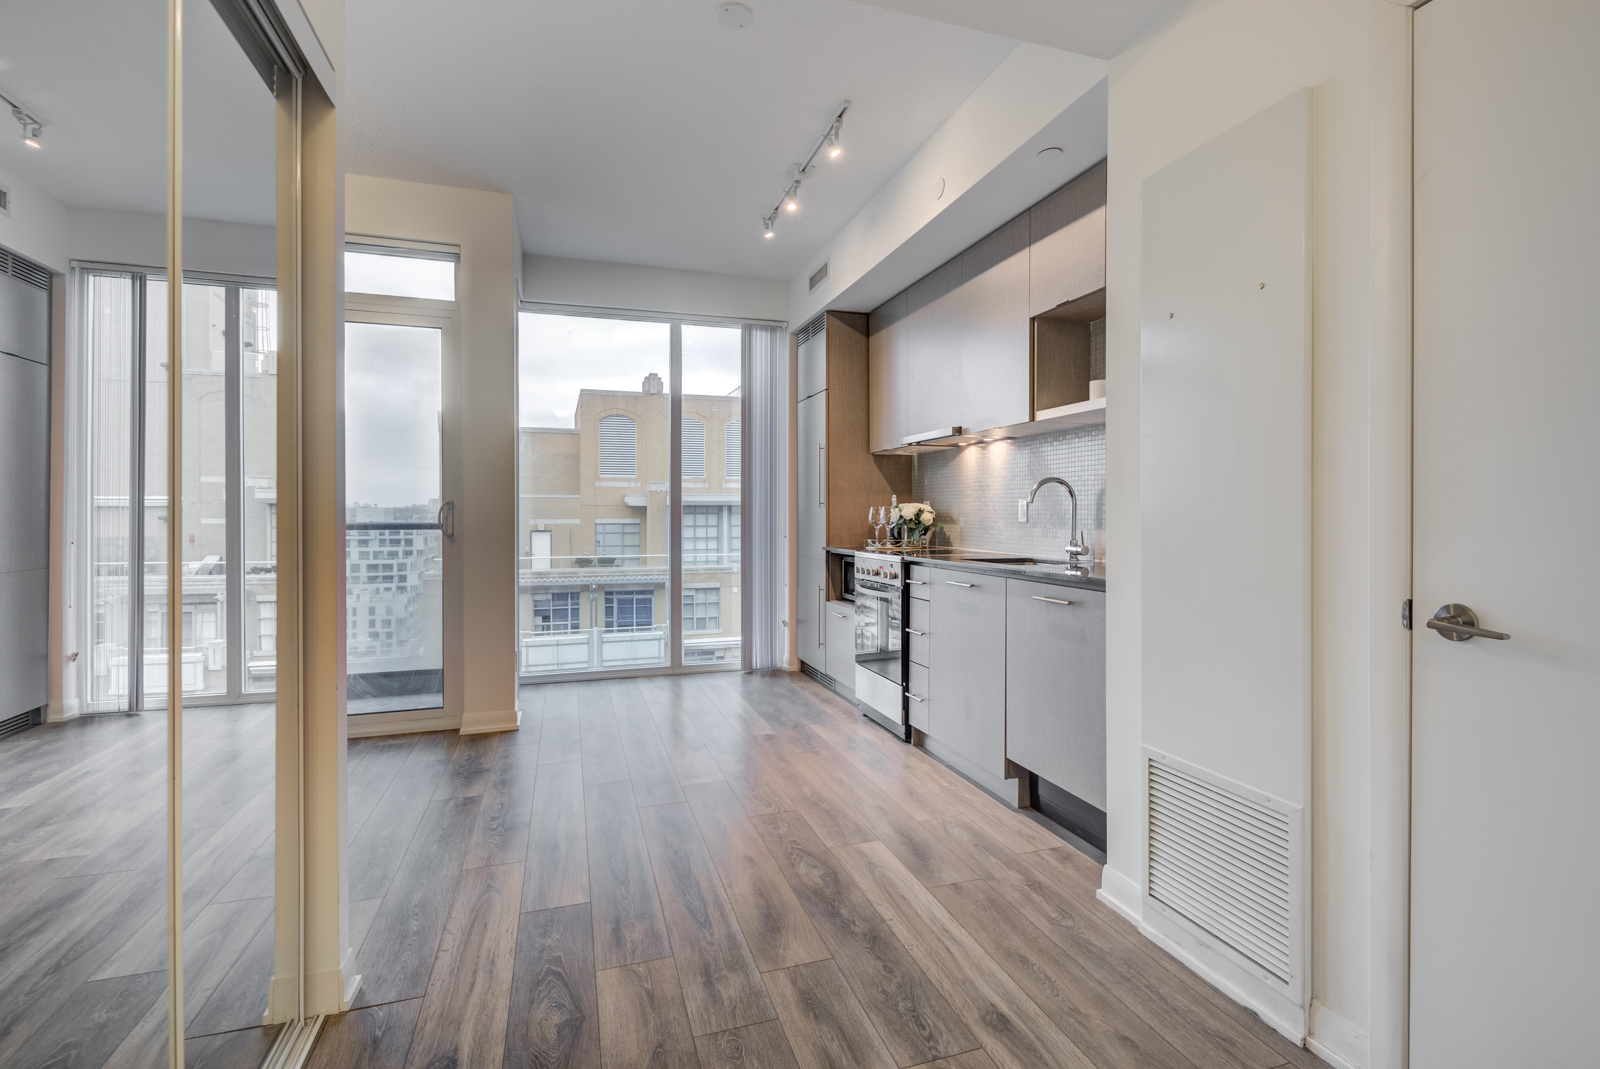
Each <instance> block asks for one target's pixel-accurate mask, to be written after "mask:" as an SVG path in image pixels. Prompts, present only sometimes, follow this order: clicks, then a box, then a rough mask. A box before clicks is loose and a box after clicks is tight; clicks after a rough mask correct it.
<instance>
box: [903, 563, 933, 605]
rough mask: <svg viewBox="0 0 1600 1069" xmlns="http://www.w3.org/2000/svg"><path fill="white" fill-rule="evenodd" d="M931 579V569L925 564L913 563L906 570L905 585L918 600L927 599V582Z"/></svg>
mask: <svg viewBox="0 0 1600 1069" xmlns="http://www.w3.org/2000/svg"><path fill="white" fill-rule="evenodd" d="M932 581H933V570H932V569H930V568H929V567H928V566H927V565H926V564H913V565H912V566H911V567H910V568H908V569H907V570H906V586H909V587H910V588H911V596H912V597H913V598H916V599H917V600H918V601H927V600H928V584H929V583H931V582H932Z"/></svg>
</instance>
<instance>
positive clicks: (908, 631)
mask: <svg viewBox="0 0 1600 1069" xmlns="http://www.w3.org/2000/svg"><path fill="white" fill-rule="evenodd" d="M906 634H908V635H916V636H917V637H918V638H927V637H928V633H927V632H926V631H913V630H912V629H911V628H909V627H908V628H906Z"/></svg>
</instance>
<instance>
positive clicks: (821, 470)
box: [817, 442, 828, 508]
mask: <svg viewBox="0 0 1600 1069" xmlns="http://www.w3.org/2000/svg"><path fill="white" fill-rule="evenodd" d="M827 477H828V465H827V461H826V459H825V458H824V457H823V455H822V443H821V442H818V443H817V508H822V507H823V506H824V505H825V504H826V502H824V501H823V500H822V483H823V481H824V480H825V479H827Z"/></svg>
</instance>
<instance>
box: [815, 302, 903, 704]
mask: <svg viewBox="0 0 1600 1069" xmlns="http://www.w3.org/2000/svg"><path fill="white" fill-rule="evenodd" d="M791 345H792V348H791V353H792V355H793V358H794V367H795V394H794V395H795V397H796V402H795V440H796V447H797V448H796V453H797V455H796V458H795V469H796V470H795V476H796V478H795V516H796V523H795V527H796V535H797V538H798V540H799V541H798V543H797V545H796V554H795V555H796V557H797V561H796V572H797V583H798V586H797V588H796V591H795V611H794V621H795V629H794V632H795V653H796V655H797V656H798V657H799V659H800V660H801V661H803V662H805V663H806V664H808V665H811V666H812V667H813V668H815V669H816V670H817V671H819V672H823V673H826V672H827V670H828V669H827V665H828V656H827V650H828V629H827V620H828V619H829V617H828V602H829V601H830V600H831V601H834V602H836V603H837V601H838V599H839V597H840V596H841V594H842V591H840V590H839V589H838V588H837V586H836V582H837V577H836V576H831V575H830V574H829V569H828V563H827V561H828V554H827V547H828V546H835V547H839V548H845V549H856V548H859V547H861V546H862V545H863V544H864V543H865V542H866V540H867V538H868V536H869V535H868V526H867V509H868V508H870V507H872V506H873V505H887V504H888V503H889V498H890V496H891V495H893V496H898V497H902V498H906V497H909V495H910V493H911V458H910V457H906V456H873V455H872V450H871V447H870V445H869V443H868V441H867V425H868V415H867V394H868V390H867V317H866V315H865V314H864V313H858V312H823V313H821V314H820V315H818V316H817V317H816V318H814V319H812V320H811V321H810V322H808V323H806V324H805V326H803V327H801V328H800V329H799V330H797V331H795V333H794V335H793V336H792V338H791ZM837 607H838V606H837V604H836V605H835V608H836V609H837ZM839 634H840V629H838V628H835V636H836V637H835V641H836V642H837V641H838V635H839ZM851 657H852V659H853V657H854V651H851ZM834 663H835V664H836V665H839V664H842V663H844V662H843V659H842V657H841V656H839V655H836V656H835V658H834ZM841 682H843V683H844V684H845V685H846V686H850V685H852V683H853V680H850V679H844V680H841Z"/></svg>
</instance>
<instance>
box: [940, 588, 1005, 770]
mask: <svg viewBox="0 0 1600 1069" xmlns="http://www.w3.org/2000/svg"><path fill="white" fill-rule="evenodd" d="M932 578H933V582H932V583H931V584H930V591H931V594H932V596H931V598H930V599H929V614H928V615H929V620H928V628H929V635H928V638H929V644H928V657H929V660H930V661H932V665H931V666H930V668H929V691H930V693H929V695H928V704H929V706H930V707H931V708H930V709H929V712H928V721H929V726H928V727H927V728H925V729H923V730H924V731H925V732H926V733H927V734H928V735H929V736H931V737H933V738H934V739H935V740H936V741H937V742H938V743H939V744H940V745H941V746H942V747H943V748H945V749H947V750H950V751H954V752H955V753H956V754H958V755H959V756H960V757H962V758H964V759H965V760H966V761H968V762H970V763H971V764H972V765H973V767H975V768H976V769H977V770H978V771H980V772H982V773H984V774H985V775H987V776H990V777H993V778H995V779H1004V778H1005V772H1006V580H1004V579H997V578H992V577H990V576H986V575H978V574H975V573H970V572H957V571H949V570H943V569H935V570H934V572H933V577H932Z"/></svg>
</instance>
